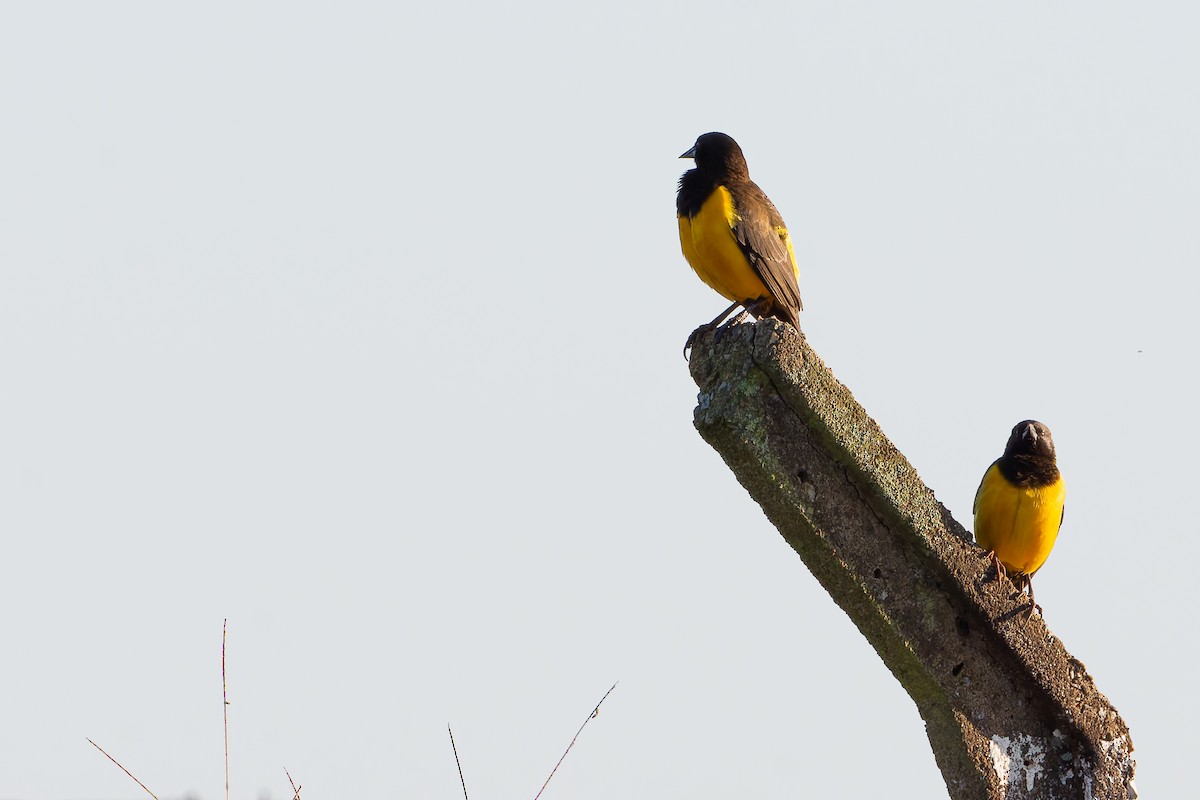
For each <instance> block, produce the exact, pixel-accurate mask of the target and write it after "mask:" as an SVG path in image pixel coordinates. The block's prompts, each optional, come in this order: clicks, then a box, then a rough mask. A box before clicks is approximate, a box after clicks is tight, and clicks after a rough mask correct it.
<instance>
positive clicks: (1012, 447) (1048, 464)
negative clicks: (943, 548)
mask: <svg viewBox="0 0 1200 800" xmlns="http://www.w3.org/2000/svg"><path fill="white" fill-rule="evenodd" d="M1066 497H1067V490H1066V485H1065V484H1064V483H1063V478H1062V474H1061V473H1060V472H1059V471H1058V464H1057V462H1056V458H1055V451H1054V439H1053V438H1052V437H1051V436H1050V429H1049V428H1048V427H1046V426H1045V425H1044V424H1043V423H1041V422H1038V421H1037V420H1032V419H1027V420H1024V421H1022V422H1018V423H1017V424H1016V425H1015V426H1013V429H1012V433H1011V434H1010V435H1009V437H1008V443H1007V444H1006V445H1005V446H1004V455H1002V456H1000V458H998V459H996V460H995V461H994V462H992V465H991V466H989V467H988V468H987V471H986V472H984V473H983V480H982V481H980V483H979V489H978V491H976V492H975V504H974V507H973V509H972V510H973V512H974V514H975V542H976V543H977V544H978V545H979V546H980V547H982V548H983V549H984V550H985V551H987V554H988V556H989V557H990V558H991V560H992V565H993V567H995V570H996V580H999V579H1000V576H1001V575H1004V574H1005V573H1006V572H1007V573H1008V574H1009V575H1010V576H1012V579H1013V583H1014V584H1016V586H1017V589H1018V593H1020V592H1023V591H1025V590H1028V592H1029V616H1031V617H1032V616H1033V612H1034V609H1037V610H1038V611H1039V612H1040V611H1041V608H1040V607H1039V606H1038V605H1037V603H1036V602H1035V601H1034V599H1033V576H1034V574H1035V573H1036V572H1037V571H1038V570H1039V569H1041V568H1042V565H1043V564H1045V563H1046V559H1047V557H1049V555H1050V551H1051V549H1053V547H1054V541H1055V539H1057V538H1058V531H1059V529H1060V528H1061V527H1062V522H1063V519H1064V518H1065V516H1066V511H1065V505H1066Z"/></svg>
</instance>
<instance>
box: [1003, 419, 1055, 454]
mask: <svg viewBox="0 0 1200 800" xmlns="http://www.w3.org/2000/svg"><path fill="white" fill-rule="evenodd" d="M1004 455H1006V456H1037V457H1040V458H1048V459H1050V461H1051V462H1053V461H1054V439H1052V438H1051V437H1050V429H1049V428H1047V427H1046V426H1045V425H1043V424H1042V423H1040V422H1038V421H1037V420H1034V419H1027V420H1025V421H1023V422H1018V423H1017V424H1016V425H1015V426H1014V427H1013V429H1012V433H1011V434H1010V435H1009V437H1008V444H1007V445H1005V446H1004Z"/></svg>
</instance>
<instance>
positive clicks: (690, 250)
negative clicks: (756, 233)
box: [679, 186, 769, 302]
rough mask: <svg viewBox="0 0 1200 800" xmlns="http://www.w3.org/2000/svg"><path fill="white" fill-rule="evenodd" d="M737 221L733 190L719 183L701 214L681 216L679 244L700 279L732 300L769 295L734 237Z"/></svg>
mask: <svg viewBox="0 0 1200 800" xmlns="http://www.w3.org/2000/svg"><path fill="white" fill-rule="evenodd" d="M737 220H738V217H737V211H736V210H735V209H734V207H733V198H732V197H730V195H729V190H728V189H726V188H725V187H724V186H718V187H717V189H716V191H714V192H713V193H712V195H711V196H710V197H709V198H708V199H707V200H705V201H704V205H703V206H701V207H700V213H699V214H697V215H696V216H694V217H692V218H690V219H689V218H687V217H680V218H679V243H680V245H681V246H682V247H683V255H684V258H686V259H687V260H688V263H689V264H691V265H692V269H694V270H695V271H696V274H697V275H699V276H700V280H702V281H704V282H705V283H707V284H708V285H709V286H711V287H712V288H713V289H715V290H716V291H717V293H718V294H720V295H721V296H723V297H724V298H725V299H727V300H729V301H730V302H742V301H745V300H757V299H758V298H760V297H767V296H768V294H769V293H768V291H767V287H766V286H764V285H763V282H762V281H761V280H759V278H758V275H757V274H756V273H755V272H754V270H753V268H751V266H750V262H749V261H747V260H746V255H745V253H743V252H742V248H741V247H739V246H738V243H737V239H735V238H734V237H733V226H734V224H736V223H737Z"/></svg>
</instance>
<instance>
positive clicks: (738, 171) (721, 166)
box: [680, 132, 750, 178]
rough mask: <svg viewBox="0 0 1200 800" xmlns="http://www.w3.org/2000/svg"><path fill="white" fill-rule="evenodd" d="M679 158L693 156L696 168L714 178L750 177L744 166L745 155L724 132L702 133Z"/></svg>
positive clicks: (747, 169)
mask: <svg viewBox="0 0 1200 800" xmlns="http://www.w3.org/2000/svg"><path fill="white" fill-rule="evenodd" d="M680 158H694V159H695V160H696V169H698V170H700V171H701V172H703V173H704V174H706V175H711V176H713V177H715V178H724V177H726V176H729V175H738V176H742V177H746V178H748V177H750V170H749V168H747V166H746V157H745V156H744V155H742V148H740V147H738V143H737V142H735V141H734V140H733V137H732V136H727V135H726V134H724V133H716V132H713V133H705V134H702V135H701V136H700V138H699V139H697V140H696V144H695V145H693V146H692V149H691V150H688V151H687V152H686V153H684V154H683V155H681V156H680Z"/></svg>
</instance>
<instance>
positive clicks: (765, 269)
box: [675, 132, 804, 328]
mask: <svg viewBox="0 0 1200 800" xmlns="http://www.w3.org/2000/svg"><path fill="white" fill-rule="evenodd" d="M680 158H691V159H694V160H695V162H696V167H695V169H690V170H688V171H687V172H685V173H684V174H683V176H682V177H680V179H679V194H678V195H677V196H676V198H675V210H676V213H677V215H678V217H679V243H680V245H681V246H682V248H683V255H684V257H685V258H686V259H687V260H688V263H689V264H691V266H692V269H694V270H695V271H696V274H697V275H699V276H700V279H701V280H702V281H704V282H705V283H707V284H708V285H709V286H711V287H712V288H713V289H715V290H716V291H717V293H718V294H720V295H721V296H722V297H724V298H725V299H727V300H729V301H731V302H732V305H731V306H729V308H728V309H726V310H725V311H724V312H723V313H722V314H721V315H720V316H718V317H717V318H716V319H714V320H713V321H712V322H711V323H709V324H708V325H707V326H705V327H708V328H712V327H715V326H716V325H717V323H719V322H720V321H721V320H722V319H724V318H725V317H726V316H728V315H729V313H730V312H731V311H733V310H734V309H735V308H737V307H738V306H739V305H740V306H742V307H743V308H744V309H745V310H746V311H748V312H749V313H750V314H751V315H752V316H754V317H760V318H761V317H766V316H773V317H778V318H779V319H781V320H783V321H784V322H787V323H789V324H791V325H792V326H793V327H797V328H798V327H799V325H800V317H799V314H800V311H801V309H803V308H804V305H803V303H801V301H800V286H799V279H800V271H799V269H798V268H797V267H796V253H795V250H794V249H793V248H792V239H791V237H790V236H789V235H788V230H787V226H786V225H785V224H784V222H783V217H782V216H780V214H779V212H778V211H777V210H776V209H775V205H774V204H773V203H772V202H771V200H770V199H769V198H768V197H767V195H766V193H765V192H763V190H762V189H760V188H758V185H757V184H755V183H754V181H752V180H750V170H749V168H748V167H747V166H746V157H745V156H744V155H743V154H742V148H741V147H739V146H738V143H737V142H735V141H734V140H733V138H732V137H730V136H728V135H726V134H724V133H717V132H713V133H705V134H702V135H701V136H700V137H699V138H698V139H696V144H695V145H694V146H693V147H692V148H691V149H690V150H688V151H687V152H686V153H684V154H683V155H681V156H680Z"/></svg>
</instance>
